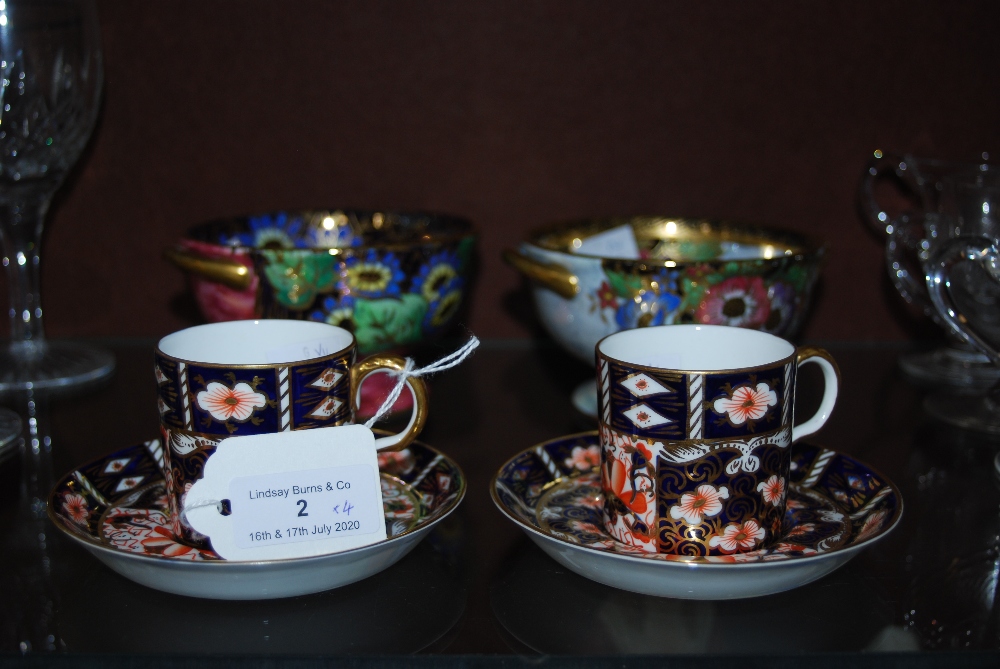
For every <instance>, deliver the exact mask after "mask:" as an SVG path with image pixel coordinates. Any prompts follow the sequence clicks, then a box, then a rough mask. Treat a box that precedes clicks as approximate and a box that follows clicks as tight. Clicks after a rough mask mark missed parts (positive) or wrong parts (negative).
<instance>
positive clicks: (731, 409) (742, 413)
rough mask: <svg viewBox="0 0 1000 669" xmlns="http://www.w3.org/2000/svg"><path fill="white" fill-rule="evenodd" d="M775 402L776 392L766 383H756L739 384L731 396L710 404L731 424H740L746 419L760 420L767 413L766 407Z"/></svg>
mask: <svg viewBox="0 0 1000 669" xmlns="http://www.w3.org/2000/svg"><path fill="white" fill-rule="evenodd" d="M777 403H778V393H776V392H774V391H773V390H771V389H770V388H769V387H768V385H767V384H766V383H758V384H757V386H756V387H750V386H740V387H738V388H736V389H735V390H734V391H733V393H732V396H730V397H720V398H719V399H717V400H715V403H714V404H713V405H712V406H713V408H714V409H715V412H716V413H720V414H726V415H727V416H729V420H730V421H731V422H732V423H733V425H742V424H743V423H745V422H747V421H748V420H749V421H755V420H760V419H761V418H763V417H764V414H766V413H767V409H768V407H773V406H774V405H776V404H777Z"/></svg>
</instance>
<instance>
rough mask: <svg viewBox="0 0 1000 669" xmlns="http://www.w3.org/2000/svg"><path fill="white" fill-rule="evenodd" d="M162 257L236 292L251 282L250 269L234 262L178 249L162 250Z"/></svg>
mask: <svg viewBox="0 0 1000 669" xmlns="http://www.w3.org/2000/svg"><path fill="white" fill-rule="evenodd" d="M163 257H164V258H165V259H166V260H168V261H169V262H171V263H173V264H174V265H176V266H177V267H179V268H180V269H182V270H184V271H185V272H190V273H191V274H193V275H195V276H199V277H201V278H203V279H208V280H209V281H216V282H218V283H221V284H224V285H226V286H229V287H230V288H235V289H236V290H246V289H247V288H249V287H250V283H251V282H252V281H253V273H252V271H251V269H250V268H249V267H247V266H246V265H244V264H243V263H240V262H237V261H235V260H226V259H225V258H206V257H205V256H203V255H199V254H197V253H194V252H192V251H188V250H187V249H183V248H179V247H172V248H167V249H164V250H163Z"/></svg>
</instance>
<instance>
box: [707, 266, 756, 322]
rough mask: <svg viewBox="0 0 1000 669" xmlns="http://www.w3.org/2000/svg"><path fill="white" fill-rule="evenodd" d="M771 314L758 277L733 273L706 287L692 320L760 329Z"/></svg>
mask: <svg viewBox="0 0 1000 669" xmlns="http://www.w3.org/2000/svg"><path fill="white" fill-rule="evenodd" d="M770 313H771V306H770V302H769V301H768V299H767V289H766V288H764V281H763V280H762V279H761V278H760V277H759V276H749V277H748V276H734V277H730V278H728V279H726V280H725V281H723V282H721V283H718V284H716V285H714V286H709V287H708V288H706V289H705V295H704V297H703V298H702V300H701V303H700V304H699V305H698V308H697V309H695V312H694V320H695V322H697V323H705V324H707V325H731V326H734V327H744V328H759V327H760V326H762V325H763V324H764V323H765V322H767V317H768V315H770Z"/></svg>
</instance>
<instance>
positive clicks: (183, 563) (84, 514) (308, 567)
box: [49, 440, 465, 599]
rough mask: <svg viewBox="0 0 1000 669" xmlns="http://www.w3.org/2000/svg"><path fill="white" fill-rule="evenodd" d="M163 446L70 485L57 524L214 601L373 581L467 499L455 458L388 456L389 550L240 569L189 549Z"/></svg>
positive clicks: (414, 448)
mask: <svg viewBox="0 0 1000 669" xmlns="http://www.w3.org/2000/svg"><path fill="white" fill-rule="evenodd" d="M162 467H163V453H162V446H161V444H160V442H159V440H153V441H148V442H145V443H143V444H137V445H135V446H130V447H128V448H125V449H123V450H121V451H118V452H116V453H113V454H111V455H108V456H106V457H104V458H101V459H99V460H95V461H94V462H91V463H89V464H87V465H85V466H83V467H81V468H80V469H78V470H76V471H74V472H72V473H71V474H68V475H67V476H65V477H64V478H63V479H62V480H61V481H60V482H59V483H58V484H57V485H56V486H55V488H53V490H52V492H51V493H50V494H49V517H50V518H51V519H52V521H53V522H54V523H55V525H56V527H58V528H59V529H60V530H62V531H63V532H65V533H66V534H67V535H69V536H70V537H72V538H73V539H75V540H76V541H78V542H80V543H81V544H82V545H83V546H84V547H85V548H86V549H87V550H89V551H90V552H91V553H93V554H94V555H95V556H96V557H97V558H98V559H100V560H101V561H102V562H104V563H105V564H107V565H108V566H109V567H111V568H112V569H114V570H115V571H117V572H119V573H120V574H122V575H123V576H126V577H127V578H130V579H132V580H133V581H136V582H138V583H141V584H143V585H146V586H149V587H152V588H156V589H158V590H165V591H167V592H173V593H176V594H183V595H190V596H194V597H208V598H214V599H269V598H277V597H291V596H295V595H301V594H308V593H313V592H322V591H324V590H329V589H331V588H336V587H339V586H341V585H346V584H348V583H353V582H354V581H358V580H361V579H363V578H366V577H368V576H371V575H372V574H374V573H377V572H378V571H381V570H382V569H385V568H386V567H388V566H389V565H391V564H393V563H394V562H396V561H397V560H399V559H400V558H402V557H403V556H404V555H405V554H406V553H407V552H409V551H410V550H411V549H412V548H413V547H414V546H416V544H417V543H418V542H419V540H420V538H422V537H423V535H424V534H426V532H427V531H428V530H429V529H430V528H431V527H432V526H433V525H435V524H436V523H437V522H439V521H440V520H441V519H443V518H444V517H445V516H447V515H448V514H449V513H451V512H452V511H453V510H454V509H455V507H457V506H458V504H459V502H461V500H462V497H463V496H464V495H465V477H464V475H463V474H462V471H461V469H459V467H458V465H457V464H455V462H454V461H452V460H451V459H450V458H448V457H447V456H445V455H444V454H442V453H439V452H438V451H436V450H434V449H432V448H430V447H429V446H427V445H425V444H421V443H420V442H414V443H412V444H411V445H410V447H409V448H407V449H405V450H403V451H400V452H398V453H380V454H379V469H380V473H381V482H382V504H383V511H384V514H385V523H386V534H387V535H388V538H387V539H386V540H385V541H381V542H378V543H376V544H372V545H370V546H364V547H361V548H356V549H352V550H347V551H342V552H339V553H333V554H330V555H319V556H314V557H308V558H296V559H288V560H268V561H257V562H233V561H227V560H224V559H222V558H221V557H219V556H218V555H217V554H216V553H215V552H214V551H212V550H211V549H204V548H198V547H195V546H191V545H188V544H186V543H185V542H184V541H183V540H182V539H181V538H180V527H179V522H178V520H177V519H176V518H173V517H171V515H170V513H169V512H168V510H167V494H166V489H165V487H164V480H163V469H162Z"/></svg>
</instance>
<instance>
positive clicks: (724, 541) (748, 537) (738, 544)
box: [708, 518, 767, 553]
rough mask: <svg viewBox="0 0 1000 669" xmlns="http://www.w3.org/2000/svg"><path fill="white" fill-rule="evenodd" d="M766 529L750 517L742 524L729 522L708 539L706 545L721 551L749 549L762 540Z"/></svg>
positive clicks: (731, 551)
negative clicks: (718, 532)
mask: <svg viewBox="0 0 1000 669" xmlns="http://www.w3.org/2000/svg"><path fill="white" fill-rule="evenodd" d="M766 534H767V531H766V530H765V529H764V528H763V527H761V526H760V523H758V522H757V521H756V520H754V519H753V518H751V519H750V520H748V521H746V522H745V523H743V524H742V525H741V524H739V523H731V524H729V525H726V526H725V527H724V528H722V533H721V534H717V535H715V536H714V537H712V538H711V539H709V540H708V545H709V546H711V547H712V548H718V549H719V550H721V551H722V552H723V553H735V552H736V551H745V550H750V549H751V548H753V547H754V546H756V545H757V544H758V543H760V542H761V541H763V540H764V536H765V535H766Z"/></svg>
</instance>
